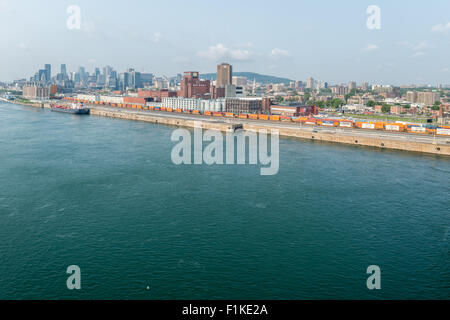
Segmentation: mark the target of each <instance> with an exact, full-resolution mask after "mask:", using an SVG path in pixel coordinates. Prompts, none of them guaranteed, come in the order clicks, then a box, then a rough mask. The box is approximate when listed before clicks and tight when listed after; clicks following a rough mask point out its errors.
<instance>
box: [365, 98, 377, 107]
mask: <svg viewBox="0 0 450 320" xmlns="http://www.w3.org/2000/svg"><path fill="white" fill-rule="evenodd" d="M376 105H377V103H376V102H375V101H373V100H369V101H367V103H366V106H368V107H371V108H373V107H375V106H376Z"/></svg>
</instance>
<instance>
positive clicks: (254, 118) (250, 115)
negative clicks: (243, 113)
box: [248, 114, 258, 120]
mask: <svg viewBox="0 0 450 320" xmlns="http://www.w3.org/2000/svg"><path fill="white" fill-rule="evenodd" d="M248 118H249V119H253V120H257V119H258V115H257V114H249V115H248Z"/></svg>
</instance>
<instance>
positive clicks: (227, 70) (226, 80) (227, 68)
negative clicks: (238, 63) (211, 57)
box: [216, 63, 233, 88]
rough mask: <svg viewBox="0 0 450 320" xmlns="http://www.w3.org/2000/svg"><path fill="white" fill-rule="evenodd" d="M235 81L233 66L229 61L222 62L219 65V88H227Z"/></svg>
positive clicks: (217, 83) (217, 85)
mask: <svg viewBox="0 0 450 320" xmlns="http://www.w3.org/2000/svg"><path fill="white" fill-rule="evenodd" d="M232 81H233V67H232V66H231V65H230V64H228V63H222V64H220V65H218V66H217V82H216V87H217V88H225V87H226V86H227V85H231V84H232Z"/></svg>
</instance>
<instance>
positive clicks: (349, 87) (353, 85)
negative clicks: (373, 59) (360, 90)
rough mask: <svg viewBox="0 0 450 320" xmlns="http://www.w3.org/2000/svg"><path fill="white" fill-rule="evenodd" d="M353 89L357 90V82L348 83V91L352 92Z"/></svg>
mask: <svg viewBox="0 0 450 320" xmlns="http://www.w3.org/2000/svg"><path fill="white" fill-rule="evenodd" d="M353 89H356V82H355V81H351V82H349V83H348V91H349V92H350V91H352V90H353Z"/></svg>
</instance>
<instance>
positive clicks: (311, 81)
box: [306, 78, 314, 89]
mask: <svg viewBox="0 0 450 320" xmlns="http://www.w3.org/2000/svg"><path fill="white" fill-rule="evenodd" d="M306 88H307V89H314V79H313V78H308V79H306Z"/></svg>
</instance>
